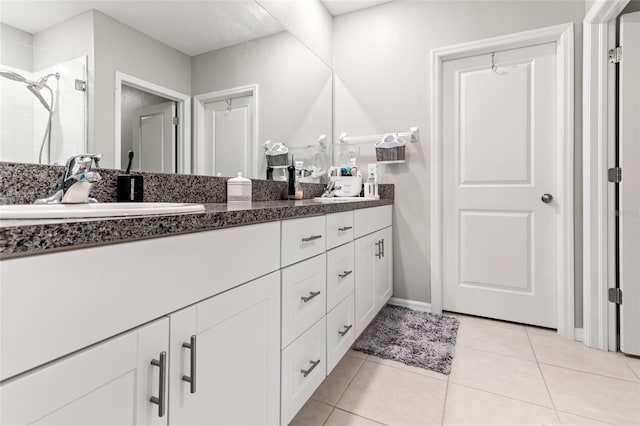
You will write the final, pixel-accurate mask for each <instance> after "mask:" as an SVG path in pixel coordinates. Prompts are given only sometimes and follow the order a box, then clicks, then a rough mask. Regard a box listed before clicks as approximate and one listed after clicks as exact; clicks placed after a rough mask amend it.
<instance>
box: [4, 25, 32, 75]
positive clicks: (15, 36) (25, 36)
mask: <svg viewBox="0 0 640 426" xmlns="http://www.w3.org/2000/svg"><path fill="white" fill-rule="evenodd" d="M0 64H2V65H8V66H10V67H14V68H18V69H21V70H25V71H29V72H32V71H33V36H32V35H31V34H29V33H27V32H25V31H22V30H19V29H17V28H14V27H12V26H9V25H7V24H3V23H1V22H0Z"/></svg>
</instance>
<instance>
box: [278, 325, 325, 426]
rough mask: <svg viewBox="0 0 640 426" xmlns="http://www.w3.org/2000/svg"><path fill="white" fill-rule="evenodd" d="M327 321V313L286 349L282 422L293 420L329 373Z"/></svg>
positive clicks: (283, 369) (283, 353)
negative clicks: (327, 362) (327, 372)
mask: <svg viewBox="0 0 640 426" xmlns="http://www.w3.org/2000/svg"><path fill="white" fill-rule="evenodd" d="M326 325H327V324H326V320H325V317H323V318H322V319H321V320H320V321H318V322H317V323H316V324H314V326H313V327H311V328H310V329H309V330H307V332H306V333H304V334H303V335H302V336H300V337H299V338H298V339H297V340H296V341H295V342H293V343H292V344H291V345H290V346H289V347H288V348H287V349H285V350H284V351H282V390H281V392H282V418H281V423H282V424H285V425H286V424H289V422H290V421H291V419H293V417H294V416H295V415H296V413H297V412H298V410H300V408H301V407H302V406H303V405H304V403H305V402H307V400H308V399H309V397H311V395H312V394H313V392H314V391H315V390H316V389H317V388H318V386H320V383H322V381H323V380H324V378H325V376H326V371H327V364H326V349H327V345H326V338H327V335H326ZM305 373H306V376H305Z"/></svg>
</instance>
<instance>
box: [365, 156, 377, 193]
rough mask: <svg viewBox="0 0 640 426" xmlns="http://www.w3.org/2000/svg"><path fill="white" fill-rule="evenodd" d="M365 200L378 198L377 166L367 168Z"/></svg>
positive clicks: (372, 165) (374, 164) (371, 165)
mask: <svg viewBox="0 0 640 426" xmlns="http://www.w3.org/2000/svg"><path fill="white" fill-rule="evenodd" d="M364 196H365V197H366V198H378V165H377V164H376V163H373V164H369V165H368V167H367V181H366V182H365V184H364Z"/></svg>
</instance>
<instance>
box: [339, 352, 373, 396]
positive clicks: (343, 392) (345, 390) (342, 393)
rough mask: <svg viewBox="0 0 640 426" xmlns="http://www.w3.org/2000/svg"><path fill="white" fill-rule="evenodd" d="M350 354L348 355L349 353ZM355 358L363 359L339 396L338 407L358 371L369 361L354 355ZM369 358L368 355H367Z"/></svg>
mask: <svg viewBox="0 0 640 426" xmlns="http://www.w3.org/2000/svg"><path fill="white" fill-rule="evenodd" d="M347 356H348V355H347ZM352 358H355V359H357V360H359V361H362V363H361V364H360V366H359V367H358V369H357V370H356V372H355V373H354V374H353V377H351V380H349V383H347V386H345V387H344V390H343V391H342V392H341V393H340V396H338V399H337V400H336V403H335V405H334V407H336V408H338V403H339V402H340V400H341V399H342V397H343V396H344V394H345V393H346V392H347V390H348V389H349V387H350V386H351V383H353V381H354V380H355V379H356V376H357V375H358V373H359V372H360V370H361V369H362V366H363V365H364V363H365V362H367V359H366V358H365V359H362V358H356V357H352ZM367 358H368V356H367Z"/></svg>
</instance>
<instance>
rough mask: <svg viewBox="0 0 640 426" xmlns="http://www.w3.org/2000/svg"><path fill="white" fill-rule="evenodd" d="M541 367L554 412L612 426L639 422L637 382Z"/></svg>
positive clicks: (546, 366) (639, 393) (639, 409)
mask: <svg viewBox="0 0 640 426" xmlns="http://www.w3.org/2000/svg"><path fill="white" fill-rule="evenodd" d="M540 367H541V368H542V374H543V375H544V378H545V381H546V383H547V386H548V388H549V392H550V393H551V398H552V399H553V402H554V404H555V406H556V409H557V410H559V411H563V412H567V413H572V414H577V415H581V416H584V417H589V418H592V419H597V420H601V421H604V422H609V423H614V424H639V423H640V383H632V382H628V381H624V380H618V379H612V378H609V377H604V376H599V375H596V374H590V373H584V372H582V371H575V370H569V369H566V368H560V367H554V366H551V365H545V364H542V365H541V366H540Z"/></svg>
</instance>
